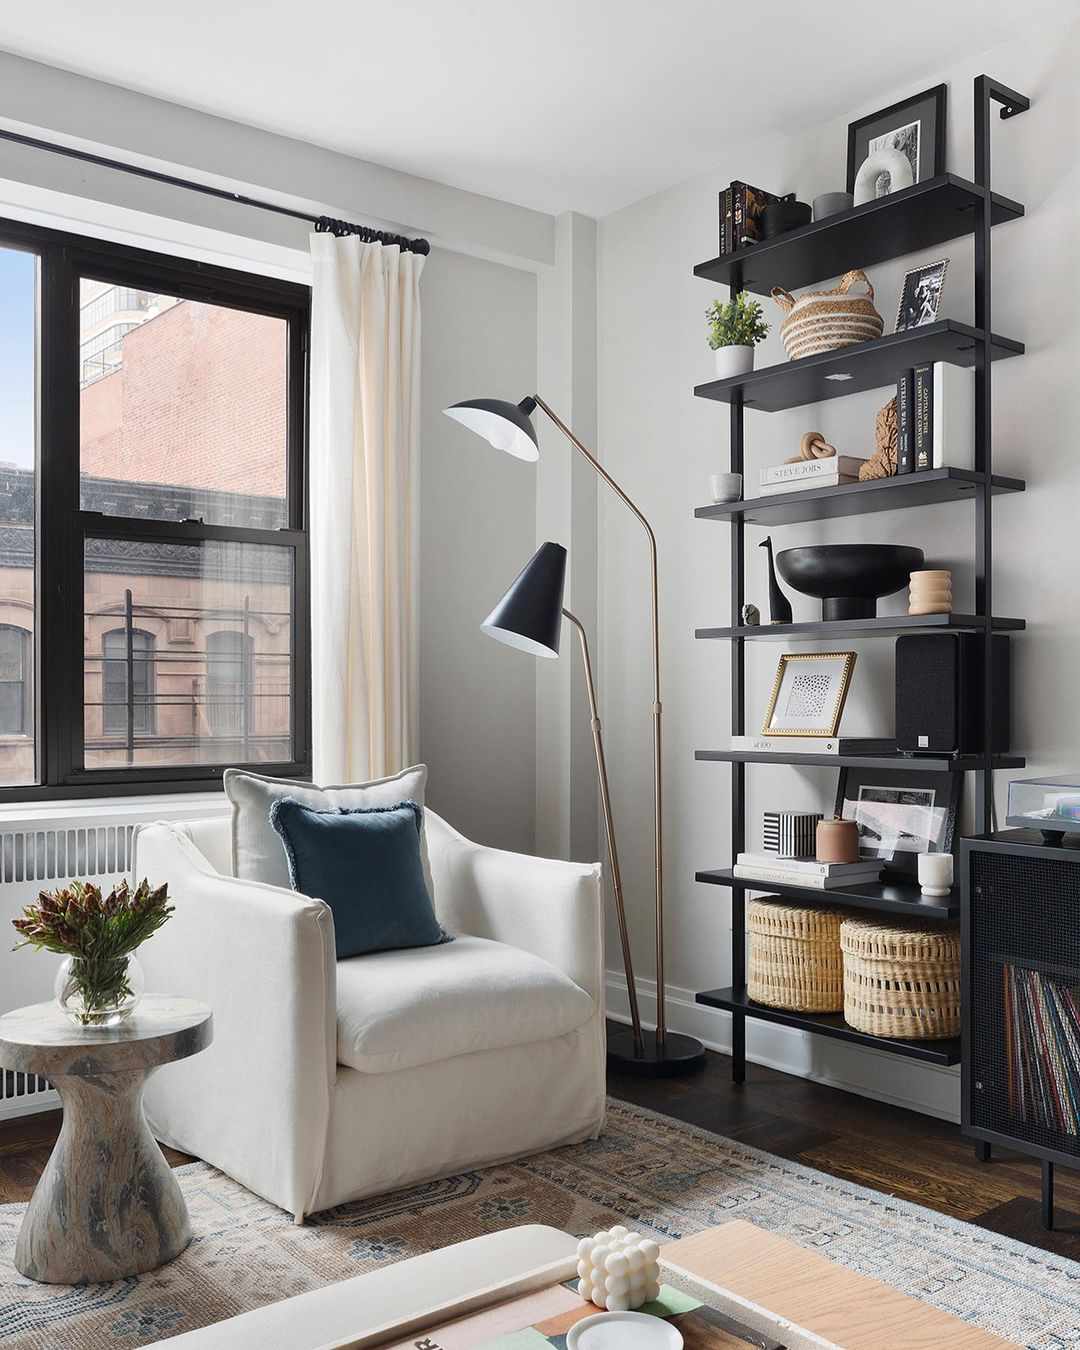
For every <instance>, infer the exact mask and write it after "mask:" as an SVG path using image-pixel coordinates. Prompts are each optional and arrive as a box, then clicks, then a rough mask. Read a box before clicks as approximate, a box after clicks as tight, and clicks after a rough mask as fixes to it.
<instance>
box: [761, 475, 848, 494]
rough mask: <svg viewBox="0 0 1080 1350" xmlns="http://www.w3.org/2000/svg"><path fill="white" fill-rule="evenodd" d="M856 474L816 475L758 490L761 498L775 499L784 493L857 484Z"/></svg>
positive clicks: (772, 484) (773, 484) (767, 485)
mask: <svg viewBox="0 0 1080 1350" xmlns="http://www.w3.org/2000/svg"><path fill="white" fill-rule="evenodd" d="M858 481H859V475H858V474H857V473H834V474H825V473H823V474H818V475H817V476H816V477H814V478H795V479H792V481H791V482H788V483H767V484H766V485H765V486H764V487H759V488H758V495H759V496H761V497H777V496H781V495H783V494H784V493H787V494H789V495H790V494H791V493H793V492H807V491H808V490H809V489H810V488H828V487H843V486H844V484H845V483H857V482H858Z"/></svg>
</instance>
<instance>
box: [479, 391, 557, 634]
mask: <svg viewBox="0 0 1080 1350" xmlns="http://www.w3.org/2000/svg"><path fill="white" fill-rule="evenodd" d="M510 406H511V407H512V406H513V405H512V404H511V405H510ZM565 579H566V549H564V548H563V546H562V544H552V543H547V544H541V545H540V547H539V548H538V549H537V550H536V552H535V553H534V554H533V555H532V557H531V558H530V559H529V561H528V562H527V563H526V564H525V566H524V567H523V568H522V569H521V571H520V572H519V573H518V575H517V578H516V579H515V581H514V583H513V585H512V586H511V587H510V589H509V590H508V591H507V592H506V594H505V595H504V596H503V598H502V599H501V600H500V601H499V603H498V604H497V605H496V606H495V608H494V609H493V610H492V611H491V613H490V614H489V615H488V616H487V618H486V619H485V620H484V622H483V623H482V624H481V625H480V627H481V629H482V630H483V631H484V632H485V633H487V635H488V637H493V638H497V639H498V640H499V641H500V642H505V643H506V645H507V646H508V647H516V648H517V649H518V651H522V652H530V653H531V654H532V655H533V656H548V657H553V656H558V654H559V633H560V631H561V630H562V601H563V582H564V581H565Z"/></svg>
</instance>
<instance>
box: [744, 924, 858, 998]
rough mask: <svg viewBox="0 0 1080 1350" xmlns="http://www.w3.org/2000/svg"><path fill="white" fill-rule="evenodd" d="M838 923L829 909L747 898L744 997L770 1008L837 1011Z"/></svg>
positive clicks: (840, 974)
mask: <svg viewBox="0 0 1080 1350" xmlns="http://www.w3.org/2000/svg"><path fill="white" fill-rule="evenodd" d="M840 920H841V915H840V914H839V913H837V912H835V911H830V910H819V909H813V908H811V907H809V906H806V905H787V904H784V903H783V902H782V901H779V900H751V901H750V902H749V904H748V905H747V907H746V926H747V929H748V930H749V933H750V959H749V963H748V973H747V981H746V992H747V994H748V996H749V997H750V998H752V999H753V1000H754V1002H755V1003H764V1004H766V1005H767V1006H768V1007H770V1008H788V1009H790V1010H791V1011H793V1012H840V1010H841V1009H842V1008H843V1006H844V965H843V958H842V956H841V954H840Z"/></svg>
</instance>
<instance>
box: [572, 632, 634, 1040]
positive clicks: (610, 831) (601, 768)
mask: <svg viewBox="0 0 1080 1350" xmlns="http://www.w3.org/2000/svg"><path fill="white" fill-rule="evenodd" d="M563 615H564V617H565V618H567V619H569V620H570V622H571V623H572V624H573V625H574V627H575V628H576V629H577V635H578V641H579V643H580V644H581V660H582V664H583V665H584V667H585V686H586V688H587V689H588V691H589V714H590V718H591V726H592V735H593V749H594V751H595V752H596V773H597V777H598V778H599V779H600V801H601V803H602V805H603V808H604V829H605V831H606V834H607V846H608V857H609V858H610V860H611V889H612V890H613V891H614V893H615V914H616V917H617V918H618V920H619V941H620V943H621V945H622V957H623V967H624V969H625V971H626V989H627V993H628V995H629V998H630V1021H631V1024H632V1025H633V1029H634V1049H635V1051H636V1053H637V1054H639V1055H640V1054H641V1053H642V1052H643V1051H644V1047H645V1041H644V1038H643V1037H642V1034H641V1014H640V1012H639V1011H638V1001H637V984H636V982H635V980H634V963H633V959H632V957H631V954H630V934H629V931H628V929H627V926H626V906H625V904H624V902H623V888H622V873H621V871H620V870H619V849H618V846H617V844H616V842H615V824H614V822H613V820H612V816H611V795H610V793H609V792H608V776H607V764H606V762H605V759H604V740H603V736H602V734H601V729H600V712H599V709H598V707H597V703H596V683H595V681H594V680H593V669H592V661H591V660H590V658H589V639H588V637H587V636H586V634H585V628H584V626H583V625H582V623H581V620H580V619H579V618H578V617H577V615H576V614H572V613H571V612H570V610H568V609H565V608H564V609H563Z"/></svg>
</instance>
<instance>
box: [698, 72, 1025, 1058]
mask: <svg viewBox="0 0 1080 1350" xmlns="http://www.w3.org/2000/svg"><path fill="white" fill-rule="evenodd" d="M995 103H997V104H1000V105H1001V109H1000V114H1001V117H1002V118H1009V117H1014V116H1016V115H1017V114H1018V113H1022V112H1025V111H1026V110H1027V108H1028V106H1029V101H1028V99H1027V98H1026V97H1024V96H1023V95H1022V94H1018V93H1016V92H1015V91H1013V90H1011V89H1008V88H1006V86H1004V85H1002V84H1000V83H998V82H997V81H996V80H992V79H990V78H989V76H986V75H980V76H979V77H978V78H977V79H976V80H975V84H974V111H975V154H974V159H975V167H974V181H973V182H969V181H968V180H967V179H964V178H960V177H958V176H957V175H955V174H949V173H946V174H939V175H938V176H937V177H935V178H931V179H928V180H927V181H925V182H922V183H916V184H914V185H913V186H912V187H910V188H907V189H905V190H904V191H902V192H897V193H894V194H892V195H891V196H888V197H883V198H879V199H878V200H875V201H873V202H867V203H866V204H864V205H862V206H857V207H854V208H853V209H851V210H850V211H844V212H842V213H840V214H838V215H835V216H829V217H827V218H826V219H825V220H820V221H814V222H812V223H811V224H809V225H805V226H803V227H801V228H800V229H797V230H792V231H790V232H788V233H786V234H782V235H779V236H778V237H776V238H774V239H770V240H766V241H764V242H763V243H760V244H754V245H749V246H747V247H745V248H742V249H738V250H736V251H735V252H734V253H731V254H727V255H725V256H724V257H720V258H714V259H712V260H711V261H710V262H706V263H701V264H699V265H698V266H697V267H695V268H694V273H695V275H696V276H699V277H702V278H704V279H705V280H707V281H713V282H720V283H722V284H726V285H728V286H729V287H730V293H731V296H732V298H734V296H735V295H736V294H737V293H738V292H739V291H741V290H749V291H753V292H756V293H758V294H768V292H769V291H770V290H771V289H772V287H774V286H783V287H784V288H785V289H787V290H795V289H797V288H799V287H802V286H808V285H811V284H813V283H815V282H819V281H822V280H824V279H826V278H828V277H831V276H837V275H839V274H840V273H842V272H844V271H846V270H847V269H848V268H850V267H851V266H852V265H853V261H855V260H857V263H858V265H859V266H863V267H869V266H872V265H873V264H875V263H880V262H887V261H891V260H893V259H896V258H900V257H903V256H904V255H905V254H907V253H913V252H916V251H918V250H920V249H923V248H929V247H933V246H934V245H937V244H941V243H945V242H947V241H948V240H950V239H957V238H960V237H962V236H965V235H971V236H973V238H974V246H975V247H974V253H975V260H974V263H975V265H974V271H975V315H974V319H975V321H974V323H973V324H964V323H959V322H956V321H954V320H951V319H943V320H940V321H938V322H936V323H933V324H928V325H925V326H924V327H921V328H916V329H912V330H908V331H906V332H903V333H893V334H890V335H889V336H888V337H883V338H879V339H878V340H877V341H875V342H864V343H860V344H859V345H857V346H852V347H844V348H841V349H840V350H838V351H833V352H826V353H824V354H823V355H820V356H811V357H804V358H802V359H801V360H797V361H789V362H785V363H784V364H782V365H776V366H769V367H766V368H764V369H762V370H754V371H751V372H749V373H747V374H745V375H740V376H736V377H734V378H732V379H726V380H712V381H710V382H709V383H707V384H702V385H699V386H697V388H695V390H694V393H695V394H696V395H697V396H698V397H700V398H708V399H712V400H715V401H718V402H723V403H727V404H729V406H730V414H729V416H730V427H731V431H730V467H731V469H732V471H733V472H735V473H740V474H742V473H743V472H744V414H745V410H746V409H747V408H754V409H755V410H759V411H768V412H775V411H780V410H782V409H786V408H797V407H801V406H803V405H804V404H808V403H819V402H822V401H823V400H825V399H832V398H843V397H845V396H847V395H848V394H853V393H858V392H861V391H863V390H866V389H875V388H878V387H881V386H884V385H888V384H892V383H893V382H894V381H895V379H896V376H897V373H898V372H899V371H900V370H902V369H905V368H907V367H908V366H912V365H916V364H921V363H923V362H929V361H947V362H950V363H951V364H953V365H959V366H968V367H973V368H974V371H975V391H974V397H975V467H974V468H973V469H971V470H965V469H948V468H946V469H936V470H932V471H927V472H920V473H915V474H907V475H904V476H902V477H894V478H887V479H878V480H875V481H873V482H868V483H852V484H850V485H847V486H844V487H832V488H821V489H810V490H808V491H796V492H793V493H791V494H787V495H783V494H778V495H774V496H765V497H758V498H750V499H748V500H744V501H740V502H730V503H725V504H723V505H717V506H706V507H701V508H699V509H698V510H697V511H696V512H695V515H696V516H697V517H698V518H699V519H704V520H720V521H726V522H727V523H728V525H729V529H730V536H731V538H730V546H731V619H732V625H731V626H730V627H726V628H703V629H699V630H698V631H697V633H696V636H697V637H698V638H703V639H717V640H724V641H727V642H729V643H730V644H731V730H732V734H733V735H735V736H739V735H742V734H744V733H745V731H746V651H745V643H746V642H748V641H754V640H764V641H818V640H822V639H824V640H829V639H832V638H835V637H858V638H865V637H872V636H881V635H888V636H896V635H897V634H901V633H908V632H968V633H972V632H974V633H981V634H982V635H983V639H984V643H985V657H986V659H985V660H984V663H983V664H984V670H985V675H984V690H983V695H984V697H983V706H984V708H985V709H986V710H987V713H986V722H985V725H984V739H983V744H984V746H985V747H986V749H985V751H984V753H982V754H980V755H968V756H957V757H952V758H949V757H944V756H937V757H932V756H923V755H920V756H918V757H914V756H907V755H902V754H896V755H875V756H872V757H861V756H835V755H813V754H773V753H770V752H760V753H759V752H754V751H732V750H699V751H697V752H696V758H698V759H701V760H717V761H722V762H726V763H730V764H731V789H732V791H731V849H732V855H733V856H734V855H735V854H738V853H739V852H741V851H742V850H743V848H744V847H745V840H746V821H745V804H746V766H747V765H748V764H756V763H773V764H777V763H779V764H792V765H826V766H834V767H836V766H841V765H845V764H846V765H862V766H864V767H869V768H876V767H892V768H898V767H900V768H902V767H904V766H905V765H914V764H918V766H919V767H920V768H921V769H923V770H927V771H935V772H940V773H964V772H972V773H973V775H974V778H975V785H976V800H975V818H976V829H977V830H983V831H986V832H989V831H990V830H991V829H992V824H993V792H994V771H995V770H996V769H1004V768H1019V767H1022V766H1023V764H1024V760H1023V758H1022V757H1021V756H1018V755H994V754H993V753H991V751H990V748H989V747H990V745H991V726H990V710H991V709H992V708H993V707H994V701H993V667H994V663H993V661H992V660H991V659H990V648H991V640H992V637H993V634H994V633H995V632H1016V631H1020V630H1022V629H1023V627H1024V621H1023V620H1022V619H1008V618H1002V617H1000V616H997V615H995V614H994V610H993V507H992V502H993V498H994V497H995V496H996V495H998V494H1000V493H1006V492H1022V491H1024V486H1025V485H1024V483H1023V482H1022V481H1021V480H1020V479H1016V478H1006V477H1001V476H998V475H996V474H995V473H994V472H993V440H992V431H993V423H992V405H991V369H992V364H993V362H994V361H996V360H999V359H1003V358H1007V357H1013V356H1020V355H1022V354H1023V351H1024V345H1023V343H1021V342H1017V341H1015V340H1013V339H1011V338H1007V337H1004V336H1001V335H998V334H996V333H994V331H993V328H992V326H991V324H992V318H991V269H990V249H991V231H992V229H993V227H994V226H995V225H999V224H1003V223H1005V222H1007V221H1010V220H1017V219H1019V218H1020V217H1022V216H1023V214H1024V208H1023V206H1022V205H1021V204H1020V203H1019V202H1015V201H1012V200H1011V199H1009V198H1007V197H1002V196H1000V195H999V194H998V193H995V192H993V191H991V188H990V116H991V111H992V105H993V104H995ZM950 501H953V502H956V501H970V502H972V503H973V505H974V561H975V611H976V612H975V613H974V614H949V615H932V616H926V617H918V618H913V617H911V616H908V615H895V616H887V617H884V618H875V619H861V620H855V621H850V622H831V623H792V624H782V625H775V626H773V625H769V626H767V627H761V628H747V627H745V626H742V625H741V624H740V622H739V616H740V615H741V613H742V607H743V602H744V599H745V563H746V559H745V531H746V526H747V525H748V524H751V525H767V526H770V527H776V526H782V525H786V524H794V523H797V522H801V521H808V520H828V519H833V518H838V517H842V516H847V515H856V514H862V513H866V512H874V511H892V510H897V509H905V508H908V507H920V506H926V505H930V504H933V503H938V502H950ZM697 880H698V881H699V882H703V883H706V884H710V885H718V886H724V887H726V888H728V889H729V890H730V892H731V935H732V955H731V985H730V987H728V988H724V989H713V990H709V991H706V992H702V993H699V994H698V995H697V1001H698V1002H699V1003H701V1004H704V1005H706V1006H708V1007H716V1008H723V1009H725V1010H726V1011H728V1012H730V1013H731V1015H732V1036H731V1047H732V1049H731V1053H732V1076H733V1078H734V1080H735V1082H736V1083H742V1082H744V1081H745V1078H746V1019H747V1018H748V1017H753V1018H758V1019H761V1020H763V1021H767V1022H773V1023H777V1024H780V1025H783V1026H791V1027H797V1028H799V1029H801V1030H803V1031H810V1032H813V1033H815V1034H817V1035H822V1036H829V1037H832V1038H834V1039H838V1040H845V1041H849V1042H853V1043H855V1044H859V1045H868V1046H873V1047H874V1048H875V1049H877V1050H883V1051H887V1052H891V1053H893V1054H897V1055H900V1056H903V1057H905V1058H908V1059H913V1060H917V1061H920V1062H922V1063H928V1064H956V1063H957V1062H959V1060H960V1057H961V1042H960V1039H959V1038H957V1039H956V1040H948V1041H903V1040H890V1039H885V1038H883V1037H878V1036H870V1035H866V1034H864V1033H862V1032H859V1031H856V1030H855V1029H854V1028H853V1027H850V1026H848V1024H847V1023H846V1022H845V1021H844V1019H843V1017H842V1016H841V1015H840V1014H829V1015H811V1014H804V1013H793V1012H786V1011H783V1010H780V1009H776V1008H766V1007H764V1006H762V1005H761V1004H756V1003H753V1002H751V1001H750V999H749V998H748V997H747V994H746V893H747V891H759V892H760V891H767V892H769V893H776V894H780V895H788V896H792V897H795V898H798V899H800V900H805V901H807V902H811V903H815V904H821V905H843V906H844V907H845V908H855V909H863V910H871V911H876V912H880V913H883V914H899V915H908V916H911V915H916V916H919V917H922V918H930V919H935V920H939V921H943V922H944V921H954V920H955V919H956V918H957V917H958V916H959V913H960V900H959V888H958V887H957V888H954V890H953V891H952V892H951V893H950V894H949V895H948V896H945V897H942V898H940V899H936V900H934V899H930V898H929V897H925V896H923V895H922V894H921V892H920V890H919V888H918V886H917V885H913V884H907V883H902V882H894V881H884V882H882V883H879V884H878V883H875V884H873V885H865V884H864V885H860V886H857V887H846V888H843V889H841V890H834V891H819V890H817V889H814V888H809V887H800V886H787V885H780V886H770V885H766V884H765V883H763V882H750V881H745V880H742V879H740V878H738V877H736V876H735V875H734V873H733V872H732V870H731V869H729V868H720V869H716V870H712V871H702V872H698V873H697Z"/></svg>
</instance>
